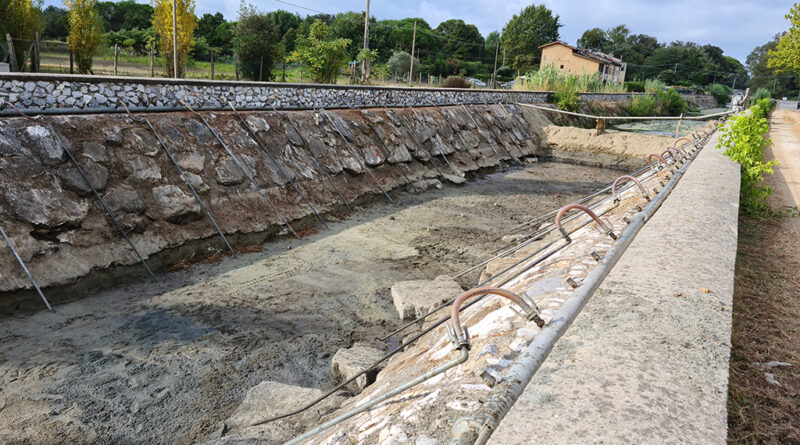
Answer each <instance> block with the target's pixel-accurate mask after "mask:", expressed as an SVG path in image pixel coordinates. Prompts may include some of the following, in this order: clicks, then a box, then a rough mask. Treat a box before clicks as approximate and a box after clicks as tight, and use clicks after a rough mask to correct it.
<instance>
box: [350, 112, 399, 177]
mask: <svg viewBox="0 0 800 445" xmlns="http://www.w3.org/2000/svg"><path fill="white" fill-rule="evenodd" d="M358 112H359V113H361V116H362V117H363V118H364V119H365V120H366V119H367V117H366V115H364V112H363V111H362V110H360V109H359V110H358ZM367 126H368V127H369V129H370V130H372V134H373V135H374V136H375V139H377V140H378V142H380V145H381V146H382V147H383V150H381V151H382V152H383V155H384V156H386V162H387V163H389V164H391V162H389V156H391V152H390V151H389V148H388V147H387V146H386V143H385V142H383V139H382V138H381V136H380V135H379V134H378V132H377V131H376V130H375V127H373V126H372V125H370V124H369V123H367ZM392 165H394V166H395V168H397V170H398V171H400V173H402V174H403V177H404V178H406V181H408V185H412V183H411V179H409V177H408V175H407V174H406V172H405V171H403V169H402V168H400V166H399V165H398V164H392Z"/></svg>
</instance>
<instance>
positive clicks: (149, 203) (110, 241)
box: [0, 105, 539, 292]
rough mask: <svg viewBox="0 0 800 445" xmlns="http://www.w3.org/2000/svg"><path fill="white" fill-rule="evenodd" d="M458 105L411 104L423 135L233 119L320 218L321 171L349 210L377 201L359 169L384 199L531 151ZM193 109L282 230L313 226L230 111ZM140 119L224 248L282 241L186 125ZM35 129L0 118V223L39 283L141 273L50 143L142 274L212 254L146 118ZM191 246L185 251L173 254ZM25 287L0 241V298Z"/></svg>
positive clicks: (311, 118) (190, 120)
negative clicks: (122, 271)
mask: <svg viewBox="0 0 800 445" xmlns="http://www.w3.org/2000/svg"><path fill="white" fill-rule="evenodd" d="M468 108H469V114H467V113H468V112H467V110H465V109H464V108H463V107H442V108H439V109H436V108H432V107H430V108H420V109H417V110H416V112H417V114H419V115H420V116H421V118H422V119H423V120H424V121H425V125H424V126H423V125H422V124H420V123H419V121H418V120H417V119H416V118H415V115H414V114H413V113H412V112H411V110H407V109H398V110H396V112H388V110H386V109H373V110H364V112H363V114H362V113H361V112H360V111H357V110H337V111H329V112H328V116H330V119H329V118H328V117H326V115H325V114H323V113H316V112H313V111H290V112H287V113H282V112H281V113H275V112H271V111H268V112H265V111H261V112H244V113H242V117H243V118H244V119H245V121H246V122H248V123H249V125H250V127H252V128H253V129H254V132H255V133H256V137H257V138H258V139H259V140H260V141H261V143H262V144H263V146H264V147H265V149H266V150H268V151H269V152H270V154H271V155H272V156H273V157H274V158H276V159H277V162H278V163H279V164H280V165H281V166H282V168H283V169H284V170H285V171H286V172H287V174H288V176H289V177H290V178H292V179H293V180H294V181H295V182H296V183H297V186H298V187H299V189H300V190H301V191H303V192H304V194H305V195H306V197H307V198H308V200H309V201H310V202H311V204H312V205H313V206H314V208H315V209H316V210H317V211H318V212H319V213H320V214H323V215H324V214H325V213H327V212H335V211H338V210H340V209H342V208H343V206H344V204H343V203H342V202H341V199H340V198H339V196H338V194H337V193H336V189H334V188H333V187H332V186H331V185H330V182H329V180H328V177H327V176H326V173H327V175H329V176H330V178H331V180H332V181H333V182H334V183H335V184H336V187H337V188H338V190H339V192H340V193H341V194H342V195H343V196H344V198H345V200H346V201H347V202H348V203H352V202H355V201H363V200H364V199H385V197H384V196H383V194H382V192H381V191H380V189H379V188H378V187H377V186H376V184H375V183H374V180H373V179H372V176H371V175H370V174H369V173H371V174H372V175H374V177H375V178H377V181H379V182H380V184H381V186H382V187H383V188H384V189H385V190H387V191H391V190H393V189H395V188H398V187H406V188H407V189H408V190H410V191H418V190H420V189H424V188H427V187H429V186H431V185H436V184H438V182H439V181H440V180H441V181H444V180H449V181H453V182H463V181H464V179H463V178H462V174H463V172H465V171H471V170H478V169H479V168H483V167H492V166H495V165H498V164H500V163H501V162H503V161H505V160H510V158H511V156H512V155H513V156H515V157H523V156H527V155H532V154H535V153H536V151H537V149H538V146H539V141H538V140H537V139H536V138H535V135H532V134H531V132H530V129H529V128H528V125H527V122H526V121H525V120H524V119H522V118H521V117H520V116H521V115H520V111H519V110H518V109H517V107H515V106H513V105H506V106H505V108H506V110H507V111H508V112H509V113H512V114H513V118H511V119H509V118H508V115H506V114H505V113H506V111H504V110H503V109H502V108H501V107H499V106H496V105H494V106H478V105H475V106H470V107H468ZM202 114H203V116H204V117H205V119H206V120H207V121H208V122H209V124H210V125H211V126H212V127H213V128H214V129H215V131H216V132H217V133H218V134H219V135H220V137H221V138H222V140H223V141H224V142H225V144H226V145H227V146H228V148H230V150H231V151H232V152H233V153H234V154H235V155H236V156H237V158H238V159H239V161H240V162H241V164H243V166H244V169H246V170H247V172H248V174H249V175H250V176H252V177H253V178H254V181H255V183H256V184H257V185H258V186H259V187H260V188H261V189H262V190H263V192H264V193H265V194H266V196H267V197H268V198H269V200H270V201H271V202H272V203H273V204H274V206H275V207H277V209H278V211H279V212H280V214H282V215H283V216H285V217H286V219H288V220H289V221H291V224H292V225H293V226H294V229H295V230H297V231H301V229H303V227H304V226H309V225H310V224H311V225H314V230H321V228H320V227H319V224H318V223H317V222H315V219H314V217H313V216H312V215H313V213H312V211H311V209H310V208H309V206H307V205H306V204H305V202H304V201H303V199H302V198H301V196H300V195H299V194H298V193H297V192H296V190H295V188H294V187H293V186H292V185H291V183H290V182H289V181H288V180H287V179H286V177H284V175H283V174H282V173H281V172H280V170H279V168H278V167H277V166H276V165H275V163H273V162H272V161H271V160H270V158H269V156H267V155H266V153H264V151H263V150H262V149H261V148H260V147H259V145H258V144H257V142H256V141H255V139H254V138H253V137H251V136H250V134H248V132H247V130H246V128H245V127H244V125H243V124H242V122H240V121H239V120H238V118H237V117H236V116H235V115H234V114H233V113H214V112H203V113H202ZM287 114H288V115H289V116H291V118H292V120H293V121H294V122H295V123H296V125H297V126H298V127H299V132H298V131H295V129H294V127H293V126H292V124H291V122H290V121H289V120H287ZM470 115H471V116H470ZM141 116H145V117H147V118H148V119H150V121H151V122H152V125H153V127H154V128H155V130H156V132H157V133H158V135H159V136H160V137H161V139H162V140H163V141H164V143H165V145H166V146H167V147H168V149H169V150H170V151H171V153H172V155H173V156H174V158H175V159H176V161H177V163H178V164H179V165H180V166H181V168H182V169H183V170H184V171H185V174H186V177H187V179H188V180H189V181H190V182H191V183H192V185H193V186H194V188H195V189H196V190H197V192H198V193H199V194H200V196H201V197H202V200H203V201H204V203H205V205H206V206H207V207H208V209H209V210H210V213H211V214H212V215H213V217H214V218H215V219H216V221H217V223H218V224H219V226H220V227H221V229H222V231H223V232H224V233H225V234H226V235H227V236H229V237H230V238H229V241H231V243H233V244H234V245H236V244H240V245H244V244H248V245H251V244H257V243H260V242H262V241H264V239H266V238H268V237H269V236H273V235H274V234H275V233H277V232H280V231H284V232H285V230H286V229H285V228H283V227H282V226H281V219H280V217H279V215H278V214H276V212H275V211H273V209H272V208H271V206H270V205H269V203H268V202H267V200H266V199H264V197H263V196H262V195H261V194H260V193H259V191H258V189H257V188H256V187H255V186H253V185H252V184H251V183H250V181H249V179H248V178H247V175H245V174H244V172H243V171H242V168H240V167H239V166H238V165H237V162H236V160H235V159H234V158H233V157H232V156H231V155H230V154H229V153H228V152H227V151H226V150H225V148H224V147H223V146H222V145H221V144H220V143H219V142H218V141H217V139H216V137H215V136H214V134H213V133H212V132H211V131H210V130H209V129H208V128H207V127H206V126H205V125H204V124H203V123H202V121H201V120H200V119H199V118H198V117H197V116H195V115H193V114H190V113H153V114H141ZM473 119H475V120H474V121H473ZM331 120H332V121H333V122H335V123H336V124H337V125H338V127H339V128H340V130H341V132H342V134H343V136H342V135H340V134H339V132H337V131H336V130H335V129H334V127H333V126H332V123H331ZM47 121H50V122H51V123H52V127H53V129H51V128H50V127H49V125H48V124H47ZM47 121H45V120H44V119H43V118H39V119H37V120H35V121H30V120H27V119H23V118H19V117H10V118H3V119H0V226H2V227H3V228H4V229H5V231H6V232H7V233H8V234H9V236H10V237H11V239H12V242H13V243H14V244H15V246H16V248H17V250H18V251H19V253H20V255H21V257H22V259H23V260H24V261H25V262H26V264H27V265H28V267H29V268H30V269H31V271H32V272H33V275H34V276H35V277H36V279H37V280H38V282H39V284H40V285H41V286H51V287H52V286H57V285H63V284H66V283H71V282H74V281H76V280H77V279H78V278H81V277H85V276H87V275H90V274H93V272H100V271H104V270H107V269H108V268H109V267H111V266H130V267H129V268H128V269H130V270H131V271H133V273H136V274H139V275H143V272H144V268H143V267H141V266H140V265H139V264H138V261H137V259H136V257H135V256H134V254H133V252H132V250H131V249H130V247H129V246H128V245H127V243H126V242H125V240H124V239H123V238H122V236H121V235H120V233H119V232H118V231H117V230H116V229H115V227H114V225H113V224H112V222H111V220H110V219H109V217H108V216H107V215H106V213H105V212H104V211H103V210H102V208H101V207H100V204H99V201H98V200H97V199H96V198H95V197H94V195H93V194H92V192H91V189H90V188H89V187H88V185H87V184H86V183H85V181H83V179H82V178H81V176H80V175H79V173H78V170H77V169H76V167H75V166H74V165H73V163H72V162H70V160H69V158H68V156H67V153H66V152H65V150H64V148H63V146H62V145H61V143H60V142H59V138H60V139H61V140H62V141H64V142H65V143H66V144H67V147H68V148H69V150H70V151H71V152H72V153H73V154H74V156H75V158H77V159H78V163H79V164H80V165H81V168H82V169H83V170H84V171H85V172H86V175H87V176H88V177H89V178H90V180H91V181H92V183H93V185H94V187H95V188H96V189H97V190H98V191H99V193H100V195H101V196H103V198H104V200H105V201H106V204H107V205H108V207H109V208H110V209H111V210H112V212H113V213H114V214H115V217H116V218H117V219H118V220H119V222H120V224H121V225H122V227H123V228H124V229H125V230H126V232H128V233H129V235H130V237H131V239H132V241H133V243H134V244H135V245H136V246H137V248H138V249H139V250H140V252H141V253H142V255H143V256H144V257H145V258H147V259H148V261H149V262H150V265H151V266H152V267H154V268H155V267H159V266H167V265H169V264H171V263H174V262H176V261H181V260H185V259H186V258H190V257H192V256H193V255H195V254H197V253H198V252H205V253H206V254H207V253H208V252H217V251H221V252H225V247H224V244H222V242H221V239H220V237H219V235H217V233H216V231H215V229H214V227H213V225H212V224H211V221H210V220H209V218H208V217H207V216H206V214H205V212H204V211H203V209H202V208H201V206H200V205H199V203H198V202H196V200H195V198H194V197H193V195H192V193H191V190H190V189H189V187H188V186H187V184H186V182H185V181H184V179H183V178H182V177H181V175H180V173H179V171H178V169H177V168H176V167H175V165H174V164H173V163H172V161H171V160H170V159H169V157H168V155H167V153H166V151H165V150H163V148H162V147H161V145H160V143H159V141H158V139H157V138H156V136H155V135H154V134H153V132H152V131H151V130H150V128H149V127H148V126H147V125H146V123H143V122H139V121H136V120H133V119H131V118H129V117H128V116H127V115H124V114H97V115H79V116H76V115H68V116H54V117H49V118H47ZM447 121H449V122H451V123H452V125H453V126H454V127H455V129H456V131H458V132H459V133H458V134H457V133H455V132H454V131H453V127H451V126H450V124H449V123H448V122H447ZM475 122H477V123H478V127H476V125H475ZM426 127H427V128H426ZM429 132H430V133H429ZM344 138H346V140H347V143H345V139H344ZM348 144H349V145H348ZM495 150H496V151H497V154H496V153H495ZM442 155H445V156H446V158H447V162H445V159H443V158H442ZM314 156H316V157H317V158H318V159H319V163H317V161H316V160H315V158H314ZM431 157H433V158H434V159H431ZM448 163H449V164H452V166H453V168H452V169H451V168H450V166H449V164H448ZM365 167H366V168H365ZM367 170H368V171H367ZM453 170H455V173H454V172H453ZM192 242H193V243H195V247H194V248H192V249H193V250H190V251H187V249H189V247H188V245H189V244H191V243H192ZM179 246H183V247H182V249H183V250H182V251H181V253H180V254H178V253H173V254H170V255H166V254H165V255H160V256H159V255H156V254H158V253H159V252H165V251H167V250H169V251H170V252H178V251H179V250H180V249H174V248H176V247H179ZM154 255H155V256H154ZM111 276H114V275H110V274H106V275H104V277H105V280H106V281H108V282H113V281H114V279H113V278H112V279H109V277H111ZM116 276H119V274H116ZM30 286H31V285H30V283H29V281H28V279H27V278H26V276H25V274H24V273H23V271H22V269H21V268H20V266H19V265H18V264H17V262H16V260H15V259H14V257H13V255H12V254H11V251H10V250H9V249H8V247H7V246H6V245H5V243H3V242H0V292H7V291H14V290H20V289H24V288H30ZM48 292H55V290H53V289H52V288H51V290H50V291H48Z"/></svg>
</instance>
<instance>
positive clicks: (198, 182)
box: [184, 172, 211, 195]
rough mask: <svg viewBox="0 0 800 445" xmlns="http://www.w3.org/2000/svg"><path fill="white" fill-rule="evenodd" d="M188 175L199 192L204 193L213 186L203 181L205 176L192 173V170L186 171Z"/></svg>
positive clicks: (187, 177) (190, 181)
mask: <svg viewBox="0 0 800 445" xmlns="http://www.w3.org/2000/svg"><path fill="white" fill-rule="evenodd" d="M184 174H185V175H186V179H188V180H189V183H190V184H192V187H194V189H195V190H196V191H197V193H199V194H201V195H203V194H205V193H206V192H208V191H209V190H211V187H209V186H208V184H206V183H205V182H203V178H201V177H200V175H198V174H195V173H192V172H184Z"/></svg>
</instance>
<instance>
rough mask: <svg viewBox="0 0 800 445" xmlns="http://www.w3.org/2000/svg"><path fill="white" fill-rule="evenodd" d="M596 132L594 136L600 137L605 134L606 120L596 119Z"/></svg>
mask: <svg viewBox="0 0 800 445" xmlns="http://www.w3.org/2000/svg"><path fill="white" fill-rule="evenodd" d="M596 130H597V132H596V133H595V136H600V135H601V134H603V133H605V132H606V120H605V119H597V127H596Z"/></svg>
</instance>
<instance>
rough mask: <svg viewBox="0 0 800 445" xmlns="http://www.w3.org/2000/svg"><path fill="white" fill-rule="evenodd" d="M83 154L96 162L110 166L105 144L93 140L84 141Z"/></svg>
mask: <svg viewBox="0 0 800 445" xmlns="http://www.w3.org/2000/svg"><path fill="white" fill-rule="evenodd" d="M82 155H83V156H84V157H86V158H89V159H91V160H92V161H94V162H97V163H99V164H103V165H106V166H108V151H107V150H106V147H105V146H104V145H103V144H98V143H97V142H91V141H87V142H84V143H83V153H82Z"/></svg>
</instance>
